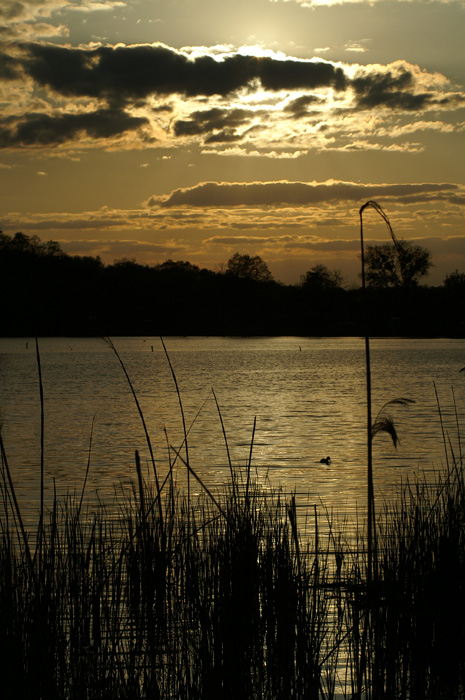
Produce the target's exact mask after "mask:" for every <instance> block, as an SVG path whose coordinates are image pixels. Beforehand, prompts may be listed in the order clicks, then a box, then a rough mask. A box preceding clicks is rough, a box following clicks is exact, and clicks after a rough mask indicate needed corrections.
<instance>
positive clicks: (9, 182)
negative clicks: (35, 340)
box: [0, 0, 465, 284]
mask: <svg viewBox="0 0 465 700" xmlns="http://www.w3.org/2000/svg"><path fill="white" fill-rule="evenodd" d="M0 25H1V26H0V42H1V47H0V148H1V152H0V229H2V230H3V231H4V232H5V233H8V234H14V233H15V232H16V231H23V232H24V233H27V234H29V235H32V234H37V235H38V236H39V237H40V238H41V239H43V240H49V239H52V240H57V241H59V242H60V244H61V246H62V248H63V249H64V250H65V251H66V252H69V253H71V254H79V255H93V256H95V255H100V256H101V257H102V259H103V260H104V261H105V262H107V263H112V262H113V261H114V260H115V259H120V258H122V257H127V258H135V259H136V260H137V262H140V263H149V264H153V263H159V262H163V261H164V260H166V259H168V258H171V259H174V260H189V261H190V262H191V263H193V264H197V265H199V266H201V267H209V268H212V269H216V270H218V269H221V268H222V266H223V265H224V263H225V262H226V261H227V260H228V259H229V258H230V257H231V256H232V255H233V254H234V253H235V252H236V251H239V252H240V253H248V254H251V255H260V256H261V257H262V258H263V259H264V260H266V261H267V262H268V264H269V267H270V269H271V271H272V273H273V274H274V276H275V278H276V279H278V280H281V281H283V282H285V283H295V282H298V281H299V277H300V275H301V274H303V273H304V272H305V271H306V270H308V269H310V268H311V267H313V266H314V265H316V264H318V263H322V264H324V265H327V266H328V267H330V268H331V269H334V268H338V269H340V270H341V271H342V273H343V275H344V276H345V278H346V281H347V283H348V284H351V283H352V284H353V283H356V284H359V281H358V271H359V267H360V261H359V246H360V244H359V238H358V236H359V229H358V210H359V208H360V206H361V205H362V204H363V203H364V202H366V201H367V200H370V199H375V200H376V201H377V202H378V203H379V204H380V205H381V206H382V207H383V208H384V209H385V211H386V213H387V215H388V216H389V219H390V221H391V223H392V226H393V228H394V231H395V232H396V234H397V236H398V237H399V238H405V239H408V240H412V241H414V242H415V243H419V244H420V245H423V246H425V247H427V248H429V249H430V250H431V252H432V255H433V263H434V265H435V267H434V268H433V270H432V272H431V274H430V276H429V277H428V278H427V280H426V281H427V282H428V283H429V284H441V282H442V281H443V279H444V277H445V275H446V274H448V273H450V272H453V271H454V270H455V269H459V270H460V271H463V272H465V225H464V213H465V159H464V156H465V60H464V48H463V46H464V33H465V0H455V1H454V0H449V1H443V0H428V1H427V2H415V1H412V2H409V1H408V0H405V1H404V0H386V1H385V0H382V1H381V0H380V1H379V2H377V1H376V0H372V1H371V2H357V1H352V0H347V1H345V0H341V1H340V2H333V1H332V0H235V1H234V2H231V0H127V1H124V0H2V2H1V5H0ZM366 226H367V231H366V234H367V237H368V239H369V241H371V242H373V241H377V242H384V241H386V240H387V236H386V230H385V227H384V228H383V226H382V222H381V220H380V219H379V217H378V219H377V218H376V214H375V212H374V211H372V212H371V213H369V214H368V215H367V219H366Z"/></svg>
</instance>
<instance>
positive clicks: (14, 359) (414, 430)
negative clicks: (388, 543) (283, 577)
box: [0, 337, 465, 512]
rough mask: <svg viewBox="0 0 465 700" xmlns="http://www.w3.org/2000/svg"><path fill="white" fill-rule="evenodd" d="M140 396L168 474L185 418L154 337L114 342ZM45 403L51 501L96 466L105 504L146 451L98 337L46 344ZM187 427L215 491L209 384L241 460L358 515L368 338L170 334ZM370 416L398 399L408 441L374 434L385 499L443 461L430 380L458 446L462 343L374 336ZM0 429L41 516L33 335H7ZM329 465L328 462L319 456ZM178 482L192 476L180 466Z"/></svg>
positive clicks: (215, 422)
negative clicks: (136, 457) (395, 442)
mask: <svg viewBox="0 0 465 700" xmlns="http://www.w3.org/2000/svg"><path fill="white" fill-rule="evenodd" d="M113 340H114V343H115V346H116V348H117V349H118V351H119V353H120V355H121V357H122V359H123V361H124V364H125V366H126V369H127V371H128V373H129V375H130V377H131V380H132V382H133V385H134V388H135V390H136V393H137V396H138V398H139V401H140V404H141V407H142V410H143V413H144V416H145V419H146V422H147V426H148V429H149V432H150V436H151V439H152V443H153V445H154V451H155V457H156V460H157V462H158V465H159V469H160V473H161V476H162V478H163V475H164V474H165V473H166V470H167V467H166V465H167V463H168V448H167V441H168V443H169V444H170V445H172V446H173V447H174V448H179V447H180V445H181V443H182V440H183V437H182V436H183V432H182V422H181V415H180V410H179V402H178V397H177V394H176V390H175V385H174V382H173V378H172V375H171V372H170V368H169V365H168V362H167V360H166V357H165V354H164V352H163V348H162V346H161V342H160V340H159V339H158V338H143V337H137V338H114V339H113ZM39 343H40V353H41V364H42V374H43V386H44V396H45V430H46V439H45V467H46V475H47V496H48V498H50V497H51V494H52V488H53V478H55V483H56V487H57V489H58V491H59V492H64V491H67V490H72V489H74V488H77V489H79V488H80V485H81V484H82V480H83V478H84V474H85V469H86V465H87V460H88V452H89V439H90V435H91V426H92V422H93V421H94V430H93V442H92V449H91V454H90V461H91V467H90V478H89V488H90V489H91V491H92V492H95V491H96V490H97V491H98V493H99V494H100V496H101V497H102V498H106V497H108V496H109V495H110V494H111V495H113V493H114V486H115V484H119V483H120V482H122V483H123V484H125V483H128V482H129V481H130V480H132V479H133V478H134V476H135V470H134V450H135V449H136V448H137V449H139V451H140V453H141V457H142V460H143V462H144V464H145V463H147V461H148V449H147V446H146V443H145V438H144V434H143V430H142V426H141V422H140V419H139V416H138V413H137V409H136V406H135V403H134V400H133V398H132V395H131V392H130V388H129V386H128V383H127V380H126V379H125V377H124V374H123V372H122V369H121V367H120V365H119V363H118V360H117V358H116V357H115V355H114V354H113V352H112V351H111V350H110V349H109V347H108V346H107V345H106V344H105V343H104V342H103V341H102V340H99V339H81V338H73V339H68V338H52V339H50V338H49V339H41V340H40V341H39ZM165 343H166V347H167V350H168V352H169V356H170V359H171V362H172V365H173V368H174V371H175V373H176V377H177V381H178V384H179V389H180V392H181V397H182V402H183V407H184V412H185V418H186V424H187V427H188V429H189V450H190V460H191V464H192V466H193V468H194V469H195V470H196V471H197V472H198V474H199V476H200V477H201V478H202V479H203V480H204V481H205V483H206V484H207V485H208V486H209V487H210V488H215V487H216V486H218V484H220V483H221V482H224V481H225V480H226V479H227V477H228V474H229V467H228V462H227V454H226V449H225V444H224V438H223V434H222V430H221V424H220V420H219V417H218V412H217V408H216V404H215V401H214V397H213V393H212V389H214V391H215V394H216V397H217V399H218V402H219V405H220V407H221V413H222V417H223V421H224V424H225V428H226V432H227V437H228V445H229V450H230V453H231V458H232V461H233V463H234V465H236V466H238V467H244V465H245V464H246V463H247V460H248V458H249V453H250V443H251V436H252V429H253V423H254V418H255V417H256V419H257V423H256V431H255V438H254V443H253V452H252V464H253V468H254V470H256V472H257V474H258V476H259V478H264V477H265V475H266V474H268V475H269V477H270V479H271V483H272V484H276V485H278V484H279V485H282V486H284V487H285V488H286V489H289V490H291V489H295V490H296V491H297V492H298V494H299V498H300V499H301V500H302V499H306V502H308V503H318V502H319V501H320V499H322V500H323V501H324V502H325V503H326V504H327V505H329V506H333V505H334V506H335V508H336V509H337V510H338V511H339V512H351V511H353V509H354V508H355V507H356V505H357V503H362V499H364V498H365V490H366V487H365V473H366V447H365V421H366V418H365V415H366V414H365V411H366V408H365V386H366V384H365V382H366V379H365V351H364V340H363V339H362V338H330V339H328V338H294V337H287V338H216V337H212V338H195V337H188V338H178V337H176V338H174V337H173V338H166V339H165ZM371 349H372V383H373V414H374V416H373V417H375V416H376V413H377V411H378V410H379V409H380V408H381V407H382V406H383V404H385V403H386V402H387V401H390V400H392V399H394V398H398V397H404V398H409V399H412V400H414V401H415V404H412V405H411V406H409V407H402V406H393V407H392V408H391V410H390V413H391V415H392V417H393V418H394V420H395V422H396V426H397V429H398V433H399V437H400V441H401V444H400V446H399V447H398V449H397V450H395V449H394V447H393V445H392V442H391V440H390V438H389V437H388V436H387V435H385V434H381V435H378V436H377V438H376V439H375V445H374V464H375V488H376V491H377V494H378V496H379V497H382V496H388V495H389V494H390V493H391V492H392V488H393V487H395V486H396V485H398V484H399V483H400V482H401V481H402V480H403V479H405V478H406V477H407V476H411V475H412V474H413V473H418V472H419V471H421V470H426V471H430V470H432V469H433V468H440V467H441V465H442V464H444V461H445V458H444V450H443V447H442V437H441V429H440V423H439V419H438V407H437V403H436V396H435V389H434V387H435V385H436V388H437V391H438V394H439V398H440V405H441V410H442V412H443V415H444V421H445V424H446V427H447V429H448V431H449V434H450V438H451V441H452V443H453V445H454V449H456V450H457V452H458V450H459V441H458V438H457V425H456V416H455V408H454V401H455V404H456V407H457V414H458V418H459V421H460V420H462V421H463V418H464V414H465V373H460V372H459V370H460V369H461V368H462V367H464V366H465V341H464V340H448V339H435V340H406V339H376V340H372V341H371ZM0 392H1V393H0V421H1V422H2V423H3V436H4V441H5V446H6V450H7V454H8V457H9V462H10V467H11V471H12V474H13V478H14V480H15V483H16V485H17V489H18V493H19V495H20V499H21V502H22V503H23V504H24V505H26V504H27V505H28V507H29V508H32V509H35V508H36V507H37V497H38V491H39V464H40V405H39V383H38V372H37V362H36V356H35V345H34V341H33V339H29V340H27V339H0ZM327 455H330V456H331V465H330V466H324V465H323V466H322V465H321V464H320V463H319V460H320V458H322V457H326V456H327ZM176 473H177V478H178V481H179V482H180V483H181V484H182V483H183V482H184V481H185V469H184V468H183V466H182V464H180V465H179V466H178V467H177V468H176Z"/></svg>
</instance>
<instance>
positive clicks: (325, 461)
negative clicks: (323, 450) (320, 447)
mask: <svg viewBox="0 0 465 700" xmlns="http://www.w3.org/2000/svg"><path fill="white" fill-rule="evenodd" d="M320 464H331V457H322V458H321V459H320Z"/></svg>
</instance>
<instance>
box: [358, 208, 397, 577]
mask: <svg viewBox="0 0 465 700" xmlns="http://www.w3.org/2000/svg"><path fill="white" fill-rule="evenodd" d="M367 209H374V210H375V211H376V213H377V214H379V215H380V216H381V218H382V219H383V221H384V222H385V224H386V226H387V228H388V231H389V233H390V236H391V238H392V240H393V242H394V245H395V246H396V248H397V246H398V242H397V239H396V237H395V235H394V231H393V230H392V227H391V224H390V222H389V219H388V217H387V215H386V214H385V212H384V211H383V209H382V207H380V205H379V204H377V202H374V201H372V200H370V201H368V202H365V204H364V205H363V206H362V207H360V211H359V217H360V246H361V262H362V290H363V295H364V299H365V368H366V396H367V428H366V440H367V586H368V588H370V587H371V583H372V580H373V552H374V549H376V514H375V496H374V489H373V418H372V397H371V355H370V327H369V319H368V303H367V299H366V296H367V291H366V275H365V245H364V238H363V214H364V212H365V211H366V210H367ZM375 561H376V558H375Z"/></svg>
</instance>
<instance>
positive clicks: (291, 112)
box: [0, 42, 465, 155]
mask: <svg viewBox="0 0 465 700" xmlns="http://www.w3.org/2000/svg"><path fill="white" fill-rule="evenodd" d="M0 58H1V61H0V66H1V68H0V89H1V90H2V93H3V95H4V98H5V99H4V102H5V103H6V102H7V100H8V98H9V97H10V104H9V106H8V108H7V109H5V110H4V111H3V116H2V117H1V118H0V148H9V149H15V148H21V149H24V148H27V147H33V148H37V147H44V148H45V147H47V148H51V147H54V146H59V147H60V148H64V147H66V145H69V147H70V148H73V147H76V146H77V145H80V146H85V147H92V144H94V145H95V146H96V147H97V146H103V147H108V148H118V147H120V148H125V149H127V148H134V149H136V148H143V147H147V146H152V147H157V146H161V147H164V148H166V147H172V148H179V147H182V146H185V145H186V144H189V143H192V144H195V145H198V146H200V147H203V148H204V149H206V151H207V152H208V151H211V152H212V153H222V154H224V155H229V154H232V153H231V151H230V149H231V146H232V145H234V148H235V149H236V151H235V152H236V153H237V152H239V153H241V154H244V155H245V154H248V153H249V152H250V153H253V152H254V151H257V152H258V153H260V154H261V155H266V154H267V153H269V152H274V153H277V154H278V155H279V154H282V153H287V154H290V155H292V154H293V153H296V154H299V153H302V152H308V151H309V150H330V149H337V150H350V149H357V148H361V147H363V148H368V149H370V148H371V149H380V150H389V149H391V150H395V149H397V150H399V151H402V150H404V151H409V150H410V151H412V150H421V146H419V145H418V144H416V145H415V144H412V143H410V142H405V141H404V137H405V134H412V133H417V132H422V131H423V132H424V128H425V127H424V125H425V124H427V123H433V122H432V120H431V119H429V120H428V119H425V118H424V115H425V114H427V113H430V112H435V113H438V112H441V114H442V115H443V118H442V119H441V120H439V119H436V121H435V125H436V126H435V128H436V130H437V131H441V130H443V131H447V132H450V131H451V130H452V131H453V130H460V128H461V127H460V124H457V120H456V119H455V113H456V112H457V111H458V110H460V109H462V108H463V107H464V106H465V92H463V91H461V90H459V89H457V88H455V87H454V86H453V85H452V84H451V83H450V82H449V81H448V80H447V79H446V78H445V77H444V76H442V75H440V74H438V73H431V72H428V71H426V70H422V69H420V68H419V67H418V66H415V65H412V64H409V63H407V62H405V61H396V62H394V63H391V64H388V65H379V64H373V65H370V64H369V65H359V64H356V63H355V64H349V63H340V62H339V63H335V62H330V61H325V60H322V59H297V58H293V57H286V56H283V55H282V54H279V55H278V54H276V55H274V54H273V55H269V52H267V53H266V54H264V55H263V56H257V55H249V54H246V53H241V52H233V51H226V52H225V51H223V52H221V51H219V50H217V51H216V52H215V51H213V50H211V51H208V50H207V49H203V50H202V51H201V50H198V49H197V50H195V49H191V50H190V51H187V50H185V51H181V50H177V49H174V48H171V47H169V46H166V45H164V44H160V43H156V44H139V45H130V46H125V45H116V46H108V45H106V46H97V47H85V48H76V47H70V46H58V45H53V44H47V43H37V42H23V43H16V44H15V43H11V44H8V45H4V46H3V49H1V56H0ZM39 91H40V94H41V98H40V106H41V109H40V110H38V109H37V102H38V100H37V95H38V93H39ZM18 97H19V99H18ZM17 105H20V110H18V107H17ZM417 124H418V125H417ZM420 124H422V125H423V126H420ZM122 136H124V137H125V138H124V139H122V138H121V137H122ZM237 149H239V151H238V150H237Z"/></svg>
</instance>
